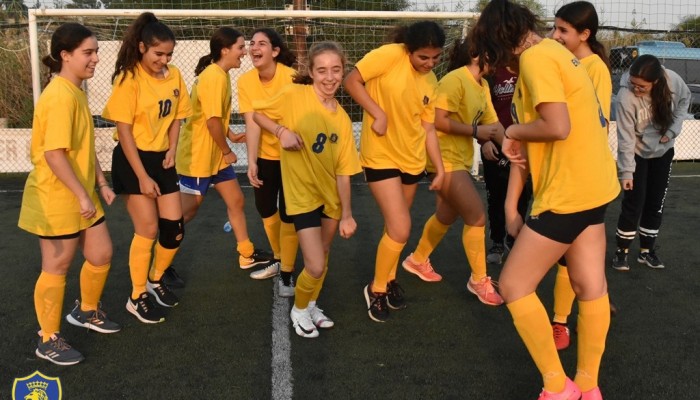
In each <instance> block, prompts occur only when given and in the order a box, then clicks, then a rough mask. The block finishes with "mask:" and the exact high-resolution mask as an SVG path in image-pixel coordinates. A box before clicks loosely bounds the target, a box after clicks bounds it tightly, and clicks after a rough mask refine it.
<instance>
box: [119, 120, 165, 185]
mask: <svg viewBox="0 0 700 400" xmlns="http://www.w3.org/2000/svg"><path fill="white" fill-rule="evenodd" d="M132 129H133V126H132V125H131V124H127V123H124V122H117V137H118V138H119V143H120V144H121V146H122V150H123V151H124V156H125V157H126V160H127V161H128V162H129V165H130V166H131V169H133V170H134V174H136V178H138V180H139V190H140V191H141V194H143V195H144V196H148V197H151V198H156V197H157V196H160V188H159V187H158V184H157V183H156V182H155V181H154V180H153V179H151V177H150V176H148V173H147V172H146V169H145V168H144V167H143V163H142V162H141V158H140V157H139V152H138V148H137V147H136V141H135V140H134V134H133V133H132V132H133V131H132Z"/></svg>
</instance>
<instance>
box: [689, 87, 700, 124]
mask: <svg viewBox="0 0 700 400" xmlns="http://www.w3.org/2000/svg"><path fill="white" fill-rule="evenodd" d="M688 88H689V89H690V94H691V96H692V97H691V99H690V111H689V112H690V113H691V114H692V115H693V117H694V118H695V119H700V84H697V83H690V84H688Z"/></svg>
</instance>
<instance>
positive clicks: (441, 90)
mask: <svg viewBox="0 0 700 400" xmlns="http://www.w3.org/2000/svg"><path fill="white" fill-rule="evenodd" d="M463 98H464V85H462V82H460V80H459V79H458V78H457V76H456V75H455V74H447V75H445V77H443V78H442V79H441V80H440V82H439V83H438V88H437V98H436V100H435V108H439V109H441V110H445V111H447V112H452V113H454V112H457V111H459V106H460V103H461V102H462V99H463Z"/></svg>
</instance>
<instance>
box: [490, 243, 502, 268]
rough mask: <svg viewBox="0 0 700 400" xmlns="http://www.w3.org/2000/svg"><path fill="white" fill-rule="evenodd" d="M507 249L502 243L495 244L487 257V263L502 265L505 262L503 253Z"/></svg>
mask: <svg viewBox="0 0 700 400" xmlns="http://www.w3.org/2000/svg"><path fill="white" fill-rule="evenodd" d="M504 252H505V249H504V248H503V245H502V244H500V243H494V244H493V246H491V248H490V249H489V253H488V254H487V255H486V262H487V263H490V264H500V263H502V262H503V253H504Z"/></svg>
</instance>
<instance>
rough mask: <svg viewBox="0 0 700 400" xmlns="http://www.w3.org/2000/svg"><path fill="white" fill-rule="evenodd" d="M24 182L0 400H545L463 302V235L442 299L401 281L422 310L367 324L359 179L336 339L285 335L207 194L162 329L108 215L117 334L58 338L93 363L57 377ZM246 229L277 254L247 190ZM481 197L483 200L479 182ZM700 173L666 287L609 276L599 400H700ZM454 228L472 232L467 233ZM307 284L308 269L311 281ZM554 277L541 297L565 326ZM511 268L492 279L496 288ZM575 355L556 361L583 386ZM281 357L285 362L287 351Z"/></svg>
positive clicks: (74, 272)
mask: <svg viewBox="0 0 700 400" xmlns="http://www.w3.org/2000/svg"><path fill="white" fill-rule="evenodd" d="M23 179H24V177H7V176H4V177H1V178H0V188H2V192H1V193H0V232H2V240H1V241H0V255H1V258H0V285H2V301H0V332H1V336H0V338H1V340H0V399H8V398H11V396H12V395H11V391H12V384H13V381H14V379H15V378H19V377H24V376H27V375H29V374H31V373H32V372H34V371H35V370H39V371H41V372H42V373H43V374H45V375H48V376H51V377H58V378H60V380H61V384H62V388H63V398H64V399H137V398H149V399H169V400H171V399H194V398H208V399H270V398H275V399H290V398H294V399H333V400H340V399H363V400H366V399H383V400H387V399H497V400H498V399H504V400H511V399H512V400H516V399H535V398H537V395H538V393H539V391H540V389H541V378H540V376H539V374H538V372H537V370H536V368H535V365H534V363H533V362H532V361H531V359H530V357H529V355H528V354H527V351H526V349H525V347H524V345H523V343H522V341H521V340H520V338H519V337H518V335H517V333H516V331H515V328H514V326H513V324H512V320H511V318H510V314H509V313H508V310H507V309H506V308H505V306H502V307H498V308H494V307H490V306H486V305H483V304H481V303H480V302H479V301H478V300H477V299H476V297H474V296H473V295H472V294H470V293H469V292H468V291H467V289H466V286H465V285H466V281H467V278H468V271H469V269H468V265H467V262H466V258H465V256H464V252H463V250H462V245H461V240H460V234H461V224H459V226H455V227H452V229H450V231H449V232H448V234H447V236H446V237H445V239H444V240H443V242H442V243H441V244H440V246H439V247H438V248H437V250H436V252H435V253H434V254H433V255H432V257H431V260H432V262H433V265H434V266H435V268H436V270H437V271H438V272H440V273H441V274H442V275H443V281H442V282H440V283H424V282H422V281H420V280H419V279H418V278H416V277H415V276H413V275H410V274H408V273H406V272H405V271H403V270H402V269H401V268H399V273H398V279H399V281H400V282H401V284H402V286H403V288H404V289H405V291H406V294H405V295H406V298H407V301H408V308H407V309H406V310H403V311H398V312H393V313H392V314H391V318H390V320H389V321H388V322H387V323H385V324H379V323H375V322H372V321H370V319H369V318H368V316H367V312H366V306H365V301H364V298H363V295H362V288H363V287H364V285H365V284H367V282H368V281H369V280H370V279H371V277H372V272H373V264H374V255H375V250H376V245H377V242H378V240H379V237H380V235H381V232H382V225H381V216H380V214H379V211H378V208H377V206H376V204H375V202H374V200H373V198H372V196H371V195H370V193H369V190H368V188H367V186H366V185H365V184H364V183H362V180H361V179H355V180H354V181H355V182H356V184H355V185H354V186H353V199H352V201H353V213H354V216H355V219H356V220H357V223H358V230H357V233H356V234H355V236H354V237H353V238H351V239H350V240H344V239H342V238H340V237H337V238H336V240H335V242H334V245H333V248H332V250H331V256H330V264H329V268H330V269H329V273H328V277H327V279H326V283H325V286H324V289H323V292H322V293H321V297H320V299H319V305H320V306H321V307H322V308H323V309H324V310H325V311H326V313H327V314H328V315H329V316H330V317H331V318H333V319H334V320H335V322H336V326H335V328H333V329H331V330H328V331H322V332H321V336H320V337H319V338H318V339H303V338H300V337H298V336H297V335H296V334H295V333H294V331H293V329H291V324H290V323H289V322H288V310H289V307H290V304H291V301H290V300H286V299H280V298H276V297H275V296H274V295H273V285H272V283H273V281H272V280H266V281H254V280H252V279H250V278H249V277H248V273H249V271H243V270H241V269H240V268H238V262H237V258H236V257H234V250H233V240H232V237H231V234H226V233H224V232H223V230H222V225H223V223H224V222H225V219H226V217H225V206H224V204H223V202H222V201H221V200H220V198H219V196H218V194H217V193H216V191H211V192H210V194H209V195H208V197H207V200H206V201H205V202H204V204H203V205H202V208H201V209H200V212H199V215H198V216H197V218H196V219H195V220H194V221H193V222H191V223H190V224H189V225H187V228H186V238H185V240H184V242H183V245H182V248H181V251H180V252H179V254H178V256H177V258H176V260H175V265H176V268H177V270H178V272H179V273H180V274H181V275H182V276H183V277H184V278H185V279H186V281H187V287H186V288H185V289H179V290H178V291H177V293H178V295H179V296H180V299H181V302H180V305H178V306H177V307H176V308H174V309H171V310H170V312H169V313H168V316H167V318H166V322H165V323H162V324H157V325H148V326H147V325H144V324H142V323H140V322H138V321H137V320H136V319H135V318H134V317H133V316H131V315H130V314H128V313H127V311H126V310H125V308H124V304H125V302H126V298H127V296H128V294H129V293H130V280H129V272H128V267H127V260H128V252H129V244H130V241H131V236H132V234H133V230H132V227H131V222H130V220H129V218H128V215H127V213H126V211H125V209H124V205H123V202H121V201H119V200H117V201H116V202H115V204H114V205H112V207H110V208H108V209H107V221H108V224H109V228H110V233H111V235H112V240H113V242H114V250H115V251H114V258H113V262H112V269H111V273H110V277H109V279H108V281H107V286H106V288H105V292H104V295H103V298H102V301H103V305H104V309H105V310H106V311H107V312H108V314H109V316H110V318H111V319H113V320H115V321H118V322H120V323H121V324H122V325H123V329H122V331H121V332H119V333H117V334H112V335H103V334H99V333H96V332H90V331H87V330H86V329H81V328H77V327H74V326H72V325H70V324H68V323H67V322H65V320H64V321H63V323H62V332H63V333H64V335H65V336H66V338H67V339H68V340H69V342H70V343H71V344H72V345H73V346H75V347H76V348H77V349H78V350H80V351H81V352H82V353H83V354H84V355H85V356H86V360H85V361H84V362H83V363H80V364H78V365H76V366H71V367H60V366H57V365H53V364H51V363H49V362H47V361H44V360H40V359H38V358H37V357H36V356H35V355H34V349H35V346H36V338H37V336H36V333H35V332H36V331H37V330H38V326H37V322H36V317H35V314H34V307H33V290H34V284H35V281H36V278H37V276H38V274H39V271H40V254H39V247H38V241H37V239H36V238H35V237H33V236H32V235H30V234H28V233H26V232H24V231H21V230H20V229H19V228H17V217H18V213H19V207H20V203H21V197H22V193H21V188H22V185H23ZM241 184H242V185H243V186H244V187H243V192H244V194H245V196H246V200H247V204H246V212H247V215H248V216H249V218H248V224H249V225H248V229H249V232H250V234H251V237H252V239H253V241H254V242H255V243H256V245H257V246H259V247H268V246H267V243H266V240H265V236H264V233H263V230H262V224H261V223H260V219H259V217H258V216H257V213H256V211H255V209H254V205H253V191H252V189H251V188H250V186H249V185H248V184H247V182H245V181H244V178H242V182H241ZM477 187H478V188H479V190H480V192H481V193H482V195H484V190H483V184H481V183H477ZM433 196H434V195H433V194H432V193H430V192H429V191H428V190H427V185H426V184H422V185H421V186H420V187H419V189H418V194H417V196H416V200H415V203H414V205H413V229H412V234H411V239H410V240H409V243H408V244H407V246H406V248H405V250H404V253H403V254H402V259H403V257H405V256H406V255H407V254H408V252H410V251H412V250H413V248H414V247H415V244H416V242H417V240H418V238H419V236H420V232H421V230H422V225H423V222H424V221H425V220H426V219H427V218H428V217H429V216H430V214H431V213H432V211H433V209H434V197H433ZM698 199H700V164H698V163H678V164H674V170H673V178H672V179H671V183H670V188H669V192H668V197H667V199H666V209H665V215H664V223H663V226H662V229H661V235H660V239H659V240H658V241H657V243H658V245H659V246H660V247H659V250H658V252H659V255H660V257H661V258H662V260H663V261H664V263H665V264H666V269H665V270H652V269H650V268H648V267H646V266H641V265H638V264H637V263H636V260H635V258H636V252H637V247H636V246H638V244H637V243H635V245H633V247H632V249H631V251H630V254H631V256H630V265H631V267H632V269H631V270H630V271H629V272H618V271H615V270H613V269H611V268H608V270H607V271H608V281H609V287H610V294H611V299H612V301H613V303H614V304H615V305H617V307H618V309H619V311H618V314H617V315H616V316H615V317H614V318H613V319H612V322H611V327H610V332H609V335H608V341H607V349H606V352H605V355H604V358H603V363H602V368H601V378H600V386H601V389H602V392H603V395H604V396H605V398H606V399H608V400H623V399H664V400H671V399H673V400H681V399H698V398H699V397H698V396H700V394H699V393H700V378H698V373H697V372H698V369H699V368H700V360H699V358H700V340H698V332H699V331H700V311H699V306H698V300H700V295H699V294H698V293H700V269H699V268H698V267H697V265H696V263H697V261H696V260H698V259H699V258H700V251H699V250H698V238H699V237H700V236H698V231H700V206H698ZM619 206H620V204H619V199H618V200H617V201H616V202H614V203H613V204H612V205H611V206H610V208H609V209H608V213H607V223H608V227H607V232H608V260H609V258H610V255H611V254H612V251H613V249H614V235H613V232H614V226H615V222H616V221H617V216H618V212H619ZM455 225H458V224H455ZM76 258H77V259H76V260H75V262H74V265H73V267H72V269H71V272H70V273H69V278H68V283H67V287H66V297H65V301H64V312H63V314H64V315H65V314H66V313H68V312H69V311H70V310H71V308H72V307H73V301H74V299H76V298H77V297H78V295H79V289H78V277H79V267H80V264H81V263H82V259H81V258H80V257H76ZM300 268H301V255H299V256H298V259H297V271H299V270H300ZM554 271H555V270H554V269H553V270H552V271H550V274H549V275H548V276H547V278H546V279H545V280H544V281H543V283H542V285H541V286H540V289H539V290H538V294H539V296H540V298H541V299H542V301H543V302H544V304H545V306H546V307H547V309H548V310H550V312H551V307H552V288H553V278H554ZM499 273H500V266H498V265H489V274H490V275H492V276H493V278H494V279H496V280H497V279H498V275H499ZM575 313H576V309H575V308H574V317H572V318H570V326H571V331H572V346H571V347H570V348H569V349H567V350H565V351H563V352H560V355H561V358H562V361H563V363H564V366H565V368H566V371H567V373H568V374H569V375H571V376H572V375H574V373H575V362H576V361H575V360H576V354H575V353H576V352H575V345H576V343H577V340H576V339H577V338H576V334H575V322H576V318H575ZM273 349H274V350H273Z"/></svg>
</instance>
